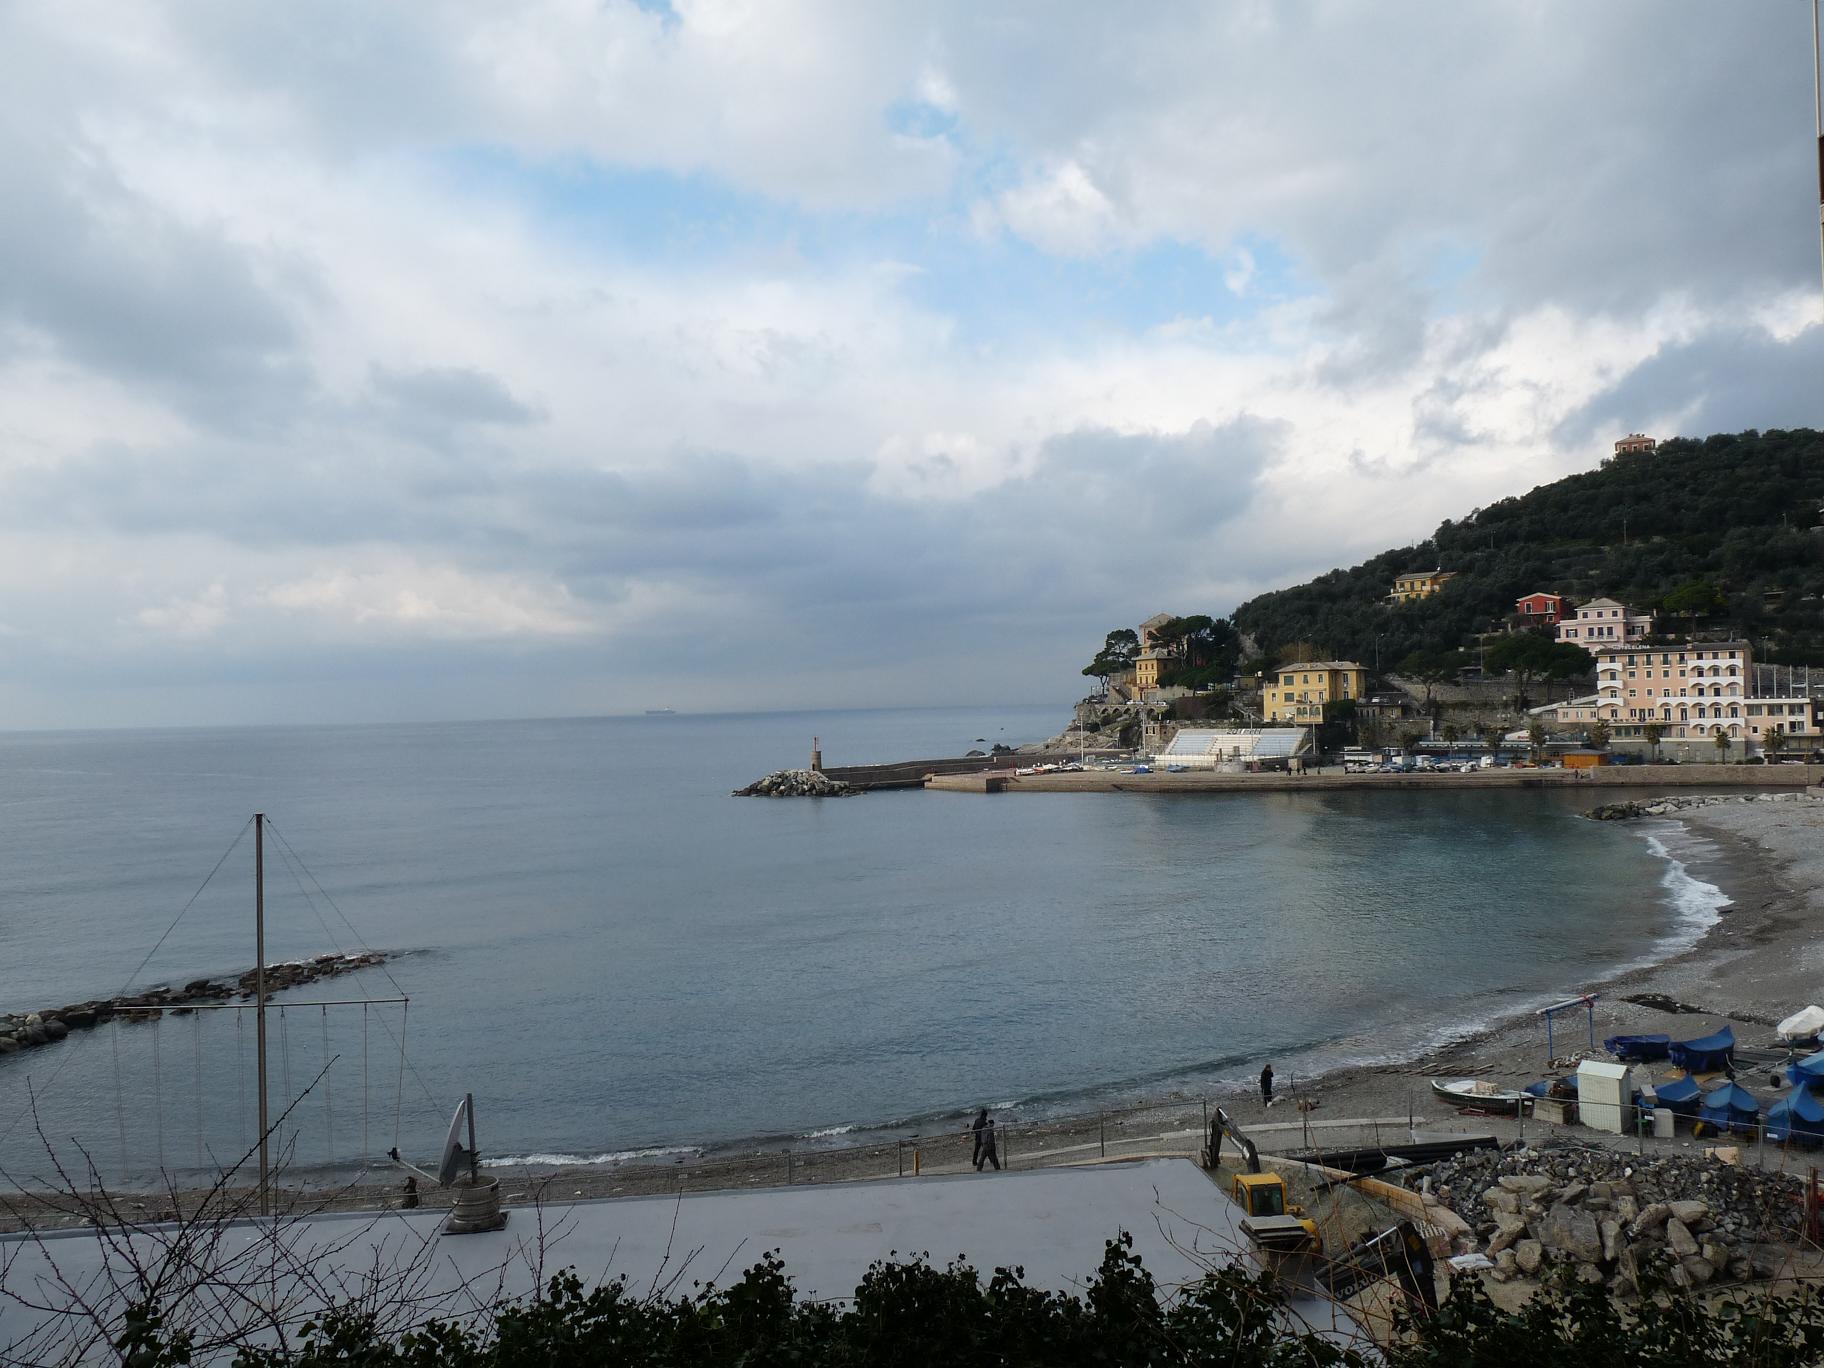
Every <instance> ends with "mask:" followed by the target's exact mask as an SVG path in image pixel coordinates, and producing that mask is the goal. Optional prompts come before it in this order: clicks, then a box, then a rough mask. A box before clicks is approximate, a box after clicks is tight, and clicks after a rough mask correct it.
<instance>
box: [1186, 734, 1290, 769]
mask: <svg viewBox="0 0 1824 1368" xmlns="http://www.w3.org/2000/svg"><path fill="white" fill-rule="evenodd" d="M1308 743H1309V733H1308V732H1307V731H1306V729H1305V728H1303V727H1262V728H1259V729H1258V730H1245V731H1222V730H1219V729H1217V728H1214V727H1194V728H1189V729H1187V730H1184V731H1181V732H1179V733H1178V734H1177V735H1176V736H1174V737H1173V738H1172V739H1171V741H1170V742H1168V743H1167V744H1166V747H1165V749H1164V750H1162V751H1160V752H1159V754H1158V756H1157V757H1156V758H1157V759H1158V760H1159V762H1160V763H1161V764H1169V765H1185V766H1188V767H1189V768H1192V769H1206V768H1208V769H1213V768H1215V767H1216V766H1217V765H1223V764H1230V763H1241V764H1245V763H1246V762H1248V761H1250V760H1284V759H1287V758H1288V757H1290V756H1293V755H1297V754H1299V753H1300V752H1301V751H1302V750H1304V749H1305V748H1306V747H1307V745H1308Z"/></svg>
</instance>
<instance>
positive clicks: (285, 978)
mask: <svg viewBox="0 0 1824 1368" xmlns="http://www.w3.org/2000/svg"><path fill="white" fill-rule="evenodd" d="M386 958H387V957H386V955H385V954H384V953H382V952H381V951H377V950H367V951H362V952H361V953H360V954H355V955H318V956H317V957H316V958H315V959H306V960H289V961H287V962H286V963H284V964H269V965H267V966H266V992H267V993H268V994H269V995H270V994H272V993H277V992H281V991H283V990H284V989H287V988H299V987H302V986H303V985H304V984H307V983H315V982H316V981H317V980H318V979H326V978H335V977H336V976H337V975H339V974H349V973H353V972H354V971H355V970H357V969H366V968H369V967H370V966H372V965H376V964H380V963H383V962H384V961H385V960H386ZM257 973H258V971H257V970H254V969H249V970H247V972H246V973H244V974H237V975H235V976H234V977H232V978H199V979H192V980H190V982H188V983H186V984H183V985H182V986H181V987H179V986H173V985H165V984H161V985H159V986H158V987H155V988H147V989H145V990H144V991H143V992H138V993H124V994H122V995H121V996H119V997H111V998H92V999H90V1000H89V1001H87V1002H73V1003H70V1004H68V1005H66V1006H63V1007H49V1008H45V1009H43V1010H41V1011H36V1012H25V1013H17V1012H7V1013H0V1056H3V1055H9V1054H15V1053H17V1052H18V1051H20V1050H29V1049H32V1048H34V1047H36V1046H39V1045H49V1044H51V1043H52V1042H53V1041H58V1040H62V1039H64V1038H65V1037H66V1036H68V1035H69V1033H70V1032H71V1031H85V1030H88V1029H90V1028H92V1027H95V1026H99V1025H101V1023H102V1022H104V1021H111V1020H112V1019H114V1018H115V1017H119V1018H120V1019H121V1020H122V1021H151V1020H154V1019H155V1018H158V1017H161V1016H164V1015H165V1014H166V1013H169V1014H171V1015H172V1016H184V1015H188V1013H189V1012H190V1011H191V1009H190V1008H189V1007H186V1006H182V1005H174V1004H183V1003H193V1002H230V1001H235V1000H245V999H249V998H252V997H253V996H254V991H255V990H254V979H255V977H256V975H257Z"/></svg>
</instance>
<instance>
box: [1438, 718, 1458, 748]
mask: <svg viewBox="0 0 1824 1368" xmlns="http://www.w3.org/2000/svg"><path fill="white" fill-rule="evenodd" d="M1438 734H1439V735H1440V736H1442V737H1443V738H1444V744H1445V745H1447V746H1454V745H1456V744H1457V742H1458V741H1459V740H1460V739H1461V738H1462V736H1463V728H1461V727H1459V726H1458V725H1457V724H1456V723H1455V722H1446V723H1445V724H1444V725H1443V727H1442V728H1440V729H1439V733H1438Z"/></svg>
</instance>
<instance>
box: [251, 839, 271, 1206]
mask: <svg viewBox="0 0 1824 1368" xmlns="http://www.w3.org/2000/svg"><path fill="white" fill-rule="evenodd" d="M253 954H254V959H253V966H254V967H253V996H254V1003H255V1006H254V1014H253V1015H254V1021H255V1023H256V1024H255V1031H256V1033H257V1035H258V1039H259V1056H260V1215H262V1216H270V1215H272V1191H271V1189H270V1188H269V1187H268V1186H267V1182H268V1177H267V1175H268V1159H267V1154H266V814H265V813H263V812H256V813H254V814H253Z"/></svg>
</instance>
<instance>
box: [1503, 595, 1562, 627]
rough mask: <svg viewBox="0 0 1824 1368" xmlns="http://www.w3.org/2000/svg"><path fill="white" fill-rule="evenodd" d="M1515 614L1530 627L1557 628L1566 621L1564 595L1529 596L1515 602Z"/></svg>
mask: <svg viewBox="0 0 1824 1368" xmlns="http://www.w3.org/2000/svg"><path fill="white" fill-rule="evenodd" d="M1514 612H1515V613H1517V614H1519V616H1520V618H1521V619H1522V620H1523V621H1524V622H1526V623H1527V624H1528V625H1529V626H1538V627H1556V626H1557V625H1558V624H1559V622H1561V621H1562V620H1563V619H1564V595H1562V594H1528V595H1527V596H1526V597H1525V598H1523V599H1515V600H1514Z"/></svg>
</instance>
